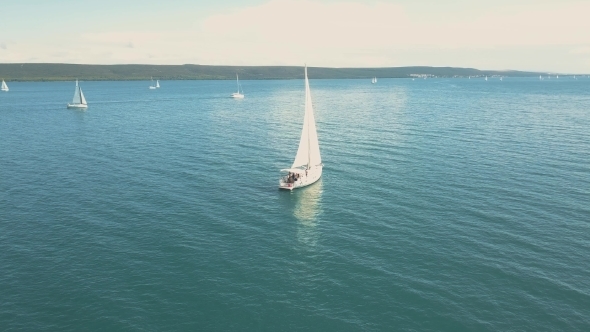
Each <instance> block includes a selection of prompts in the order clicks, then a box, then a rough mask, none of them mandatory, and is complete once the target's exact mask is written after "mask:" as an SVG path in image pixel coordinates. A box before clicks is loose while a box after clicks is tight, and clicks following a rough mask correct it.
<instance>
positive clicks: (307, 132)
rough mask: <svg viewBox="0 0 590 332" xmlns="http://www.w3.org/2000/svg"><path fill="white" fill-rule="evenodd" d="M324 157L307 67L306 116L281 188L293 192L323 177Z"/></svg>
mask: <svg viewBox="0 0 590 332" xmlns="http://www.w3.org/2000/svg"><path fill="white" fill-rule="evenodd" d="M323 166H324V164H322V157H321V156H320V143H319V141H318V133H317V130H316V126H315V118H314V115H313V105H312V102H311V91H310V89H309V80H308V79H307V66H305V115H304V116H303V129H302V130H301V139H300V140H299V148H298V149H297V155H296V156H295V161H293V165H291V168H288V169H282V170H281V172H287V173H288V174H287V175H285V176H283V177H281V179H280V180H279V188H280V189H287V190H293V189H295V188H301V187H305V186H309V185H310V184H312V183H314V182H316V181H317V180H319V179H320V177H321V176H322V168H323Z"/></svg>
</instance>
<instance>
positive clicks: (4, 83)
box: [0, 80, 8, 92]
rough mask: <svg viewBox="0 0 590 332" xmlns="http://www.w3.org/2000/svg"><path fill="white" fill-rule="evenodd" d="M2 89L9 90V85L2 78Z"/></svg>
mask: <svg viewBox="0 0 590 332" xmlns="http://www.w3.org/2000/svg"><path fill="white" fill-rule="evenodd" d="M0 90H2V91H7V92H8V85H6V82H4V80H2V88H0Z"/></svg>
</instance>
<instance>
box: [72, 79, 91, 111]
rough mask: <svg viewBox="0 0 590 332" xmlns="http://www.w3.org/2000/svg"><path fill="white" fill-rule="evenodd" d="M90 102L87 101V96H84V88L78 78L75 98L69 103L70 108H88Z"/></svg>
mask: <svg viewBox="0 0 590 332" xmlns="http://www.w3.org/2000/svg"><path fill="white" fill-rule="evenodd" d="M87 107H88V104H87V103H86V98H84V93H82V88H81V87H80V86H79V85H78V80H76V90H75V91H74V99H72V103H71V104H68V108H87Z"/></svg>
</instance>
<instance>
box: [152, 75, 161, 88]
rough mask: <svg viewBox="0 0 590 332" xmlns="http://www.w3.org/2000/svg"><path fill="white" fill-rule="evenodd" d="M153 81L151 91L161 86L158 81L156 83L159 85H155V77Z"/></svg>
mask: <svg viewBox="0 0 590 332" xmlns="http://www.w3.org/2000/svg"><path fill="white" fill-rule="evenodd" d="M151 80H152V85H150V90H155V89H156V88H159V87H160V86H159V85H160V84H159V83H158V82H157V81H156V84H157V85H154V78H153V77H152V78H151Z"/></svg>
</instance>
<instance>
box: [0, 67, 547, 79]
mask: <svg viewBox="0 0 590 332" xmlns="http://www.w3.org/2000/svg"><path fill="white" fill-rule="evenodd" d="M302 69H303V68H302V67H295V66H203V65H78V64H65V63H22V64H21V63H6V64H0V78H3V79H5V80H7V81H65V80H73V79H76V78H79V79H84V80H87V81H88V80H97V81H105V80H109V81H110V80H149V79H150V77H153V78H154V79H156V78H157V79H161V80H231V79H235V75H236V73H238V74H239V75H240V78H241V79H244V80H266V79H300V78H303V70H302ZM308 72H309V76H310V78H314V79H344V78H363V79H369V78H371V77H374V76H376V77H378V78H407V77H412V76H413V75H414V76H415V75H428V76H436V77H456V76H458V77H467V76H484V75H487V76H494V75H502V76H513V77H515V76H536V75H539V73H534V72H523V71H493V70H478V69H473V68H453V67H386V68H324V67H310V68H308Z"/></svg>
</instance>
